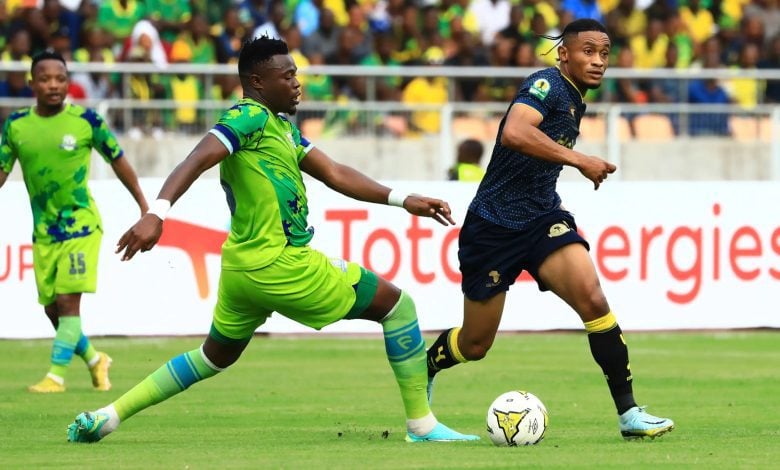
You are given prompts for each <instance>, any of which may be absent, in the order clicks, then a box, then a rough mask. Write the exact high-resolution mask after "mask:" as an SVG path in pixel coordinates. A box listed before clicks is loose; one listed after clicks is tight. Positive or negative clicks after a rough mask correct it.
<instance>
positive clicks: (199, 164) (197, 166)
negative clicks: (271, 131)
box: [116, 134, 229, 261]
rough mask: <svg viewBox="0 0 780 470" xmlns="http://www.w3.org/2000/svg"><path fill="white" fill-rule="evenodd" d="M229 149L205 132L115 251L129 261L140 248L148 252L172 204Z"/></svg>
mask: <svg viewBox="0 0 780 470" xmlns="http://www.w3.org/2000/svg"><path fill="white" fill-rule="evenodd" d="M228 155H229V154H228V150H227V148H225V146H224V145H223V144H222V142H220V141H219V139H217V138H216V137H214V136H213V135H212V134H206V136H205V137H203V139H201V141H200V142H198V144H197V145H196V146H195V148H194V149H193V150H192V152H190V154H189V155H188V156H187V158H185V159H184V161H183V162H181V163H179V164H178V165H177V166H176V168H174V169H173V171H172V172H171V174H170V175H168V178H167V179H166V180H165V183H163V187H162V189H160V194H159V195H158V196H157V200H156V201H154V202H153V203H152V204H151V205H150V208H149V211H148V212H147V213H146V214H144V215H142V216H141V219H140V220H138V222H136V223H135V225H133V226H132V227H130V229H129V230H128V231H127V232H125V234H124V235H122V237H121V238H120V239H119V243H117V246H116V252H117V253H120V252H122V250H124V253H123V254H122V261H128V260H130V259H132V258H133V256H135V254H136V253H137V252H138V251H139V250H140V251H142V252H143V251H149V250H151V249H152V247H154V245H155V244H156V243H157V241H158V240H159V239H160V235H162V229H163V220H164V219H165V214H166V212H167V211H168V209H169V208H170V206H171V205H172V204H173V203H175V202H176V201H177V200H178V199H179V197H181V195H182V194H184V193H185V191H187V189H189V187H190V186H191V185H192V183H193V182H195V180H196V179H198V177H199V176H200V175H201V174H202V173H203V172H204V171H206V170H208V169H209V168H211V167H212V166H214V165H216V164H217V163H219V162H221V161H222V160H224V159H225V158H227V156H228Z"/></svg>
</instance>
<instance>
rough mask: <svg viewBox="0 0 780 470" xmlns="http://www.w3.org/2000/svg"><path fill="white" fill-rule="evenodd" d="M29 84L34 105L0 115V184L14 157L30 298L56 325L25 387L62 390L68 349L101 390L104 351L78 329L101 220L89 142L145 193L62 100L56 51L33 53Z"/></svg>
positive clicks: (109, 139)
mask: <svg viewBox="0 0 780 470" xmlns="http://www.w3.org/2000/svg"><path fill="white" fill-rule="evenodd" d="M31 74H32V79H31V81H30V85H31V86H32V89H33V91H34V92H35V96H36V104H35V106H32V107H29V108H24V109H20V110H18V111H16V112H14V113H12V114H11V115H10V116H9V117H8V119H6V121H5V124H4V126H3V134H2V142H1V143H0V187H1V186H3V184H4V183H5V181H6V179H7V178H8V174H9V173H10V172H11V170H12V169H13V166H14V163H15V162H16V161H17V160H19V164H20V165H21V168H22V174H23V177H24V183H25V185H26V186H27V192H28V193H29V196H30V206H31V208H32V215H33V224H34V227H33V266H34V270H35V283H36V285H37V288H38V302H39V303H40V304H41V305H43V306H44V311H45V312H46V316H47V317H49V320H50V321H51V323H52V325H54V328H55V329H56V331H57V332H56V335H55V337H54V344H53V345H52V352H51V368H50V369H49V372H48V374H46V376H45V377H44V378H43V380H41V381H40V382H38V383H36V384H35V385H31V386H30V387H29V390H30V391H31V392H36V393H56V392H64V391H65V373H66V371H67V369H68V366H69V365H70V362H71V358H72V357H73V354H74V353H75V354H76V355H78V356H81V358H82V359H84V361H85V362H86V363H87V366H88V367H89V371H90V374H91V375H92V384H93V385H94V387H95V388H96V389H97V390H102V391H105V390H109V389H110V388H111V382H110V380H109V377H108V368H109V366H110V365H111V358H110V357H109V356H108V355H107V354H106V353H104V352H98V351H96V350H95V347H94V346H92V344H91V343H90V341H89V339H87V337H86V336H85V335H84V333H82V331H81V316H80V304H81V294H82V293H85V292H95V288H96V284H97V265H98V252H99V251H100V239H101V238H102V236H103V227H102V224H101V221H100V214H99V213H98V210H97V206H96V205H95V201H94V200H93V199H92V196H91V195H90V191H89V188H88V186H87V180H88V178H89V167H90V163H91V155H92V149H93V148H94V149H96V150H97V151H98V152H99V153H100V154H101V155H102V156H103V159H105V161H106V162H107V163H109V164H110V165H111V168H112V169H113V170H114V172H115V173H116V175H117V177H118V178H119V180H120V181H121V182H122V184H124V185H125V187H126V188H127V189H128V191H129V192H130V194H131V195H132V196H133V198H134V199H135V201H136V202H137V203H138V206H139V208H140V209H141V213H143V212H146V209H147V205H146V199H145V198H144V196H143V193H142V192H141V188H140V186H139V185H138V178H137V177H136V175H135V172H134V171H133V168H132V167H131V166H130V164H129V163H128V162H127V159H126V158H123V155H124V154H123V152H122V149H121V148H120V147H119V144H118V143H117V141H116V138H115V137H114V135H113V134H112V133H111V131H110V130H109V129H108V126H106V123H105V121H103V118H101V117H100V116H99V115H98V114H97V113H96V112H95V111H93V110H91V109H86V108H83V107H81V106H76V105H73V104H68V103H65V96H66V95H67V91H68V70H67V68H66V66H65V60H64V59H63V57H62V56H61V55H60V54H58V53H55V52H42V53H40V54H38V55H37V56H36V57H35V58H33V61H32V66H31Z"/></svg>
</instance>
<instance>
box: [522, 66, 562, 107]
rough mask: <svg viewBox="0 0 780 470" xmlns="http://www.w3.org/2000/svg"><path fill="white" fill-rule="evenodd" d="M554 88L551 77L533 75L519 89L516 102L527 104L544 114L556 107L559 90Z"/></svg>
mask: <svg viewBox="0 0 780 470" xmlns="http://www.w3.org/2000/svg"><path fill="white" fill-rule="evenodd" d="M559 91H560V90H554V89H553V87H552V85H551V82H550V80H549V79H547V78H545V77H544V76H540V75H532V76H530V77H528V79H527V80H526V81H524V82H523V84H522V85H521V86H520V89H518V90H517V95H516V96H515V99H514V103H523V104H526V105H528V106H530V107H532V108H534V109H535V110H537V111H539V113H541V115H542V116H547V114H548V113H549V112H550V111H552V110H553V109H555V104H556V101H557V100H558V92H559Z"/></svg>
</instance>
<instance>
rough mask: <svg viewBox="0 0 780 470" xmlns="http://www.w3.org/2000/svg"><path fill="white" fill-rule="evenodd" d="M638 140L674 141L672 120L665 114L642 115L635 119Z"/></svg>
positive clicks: (635, 132) (635, 133) (635, 135)
mask: <svg viewBox="0 0 780 470" xmlns="http://www.w3.org/2000/svg"><path fill="white" fill-rule="evenodd" d="M633 124H634V137H635V138H636V139H637V140H653V141H670V140H673V139H674V127H673V126H672V120H671V119H669V117H668V116H664V115H663V114H640V115H639V116H636V117H635V118H634V123H633Z"/></svg>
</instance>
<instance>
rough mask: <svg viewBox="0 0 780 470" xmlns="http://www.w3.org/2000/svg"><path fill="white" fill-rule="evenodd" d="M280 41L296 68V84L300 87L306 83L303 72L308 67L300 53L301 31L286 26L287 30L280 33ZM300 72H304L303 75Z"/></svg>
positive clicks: (307, 60)
mask: <svg viewBox="0 0 780 470" xmlns="http://www.w3.org/2000/svg"><path fill="white" fill-rule="evenodd" d="M282 39H284V42H286V43H287V49H288V51H289V53H290V57H292V59H293V60H294V61H295V65H296V66H297V67H298V71H299V73H298V82H299V83H300V84H301V86H304V85H305V83H306V74H305V70H306V68H307V67H308V66H309V59H308V58H307V57H306V56H305V55H303V53H302V52H301V43H302V42H303V38H301V31H300V29H298V26H295V25H292V26H288V27H287V29H285V30H284V31H282ZM301 71H304V73H300V72H301Z"/></svg>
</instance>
